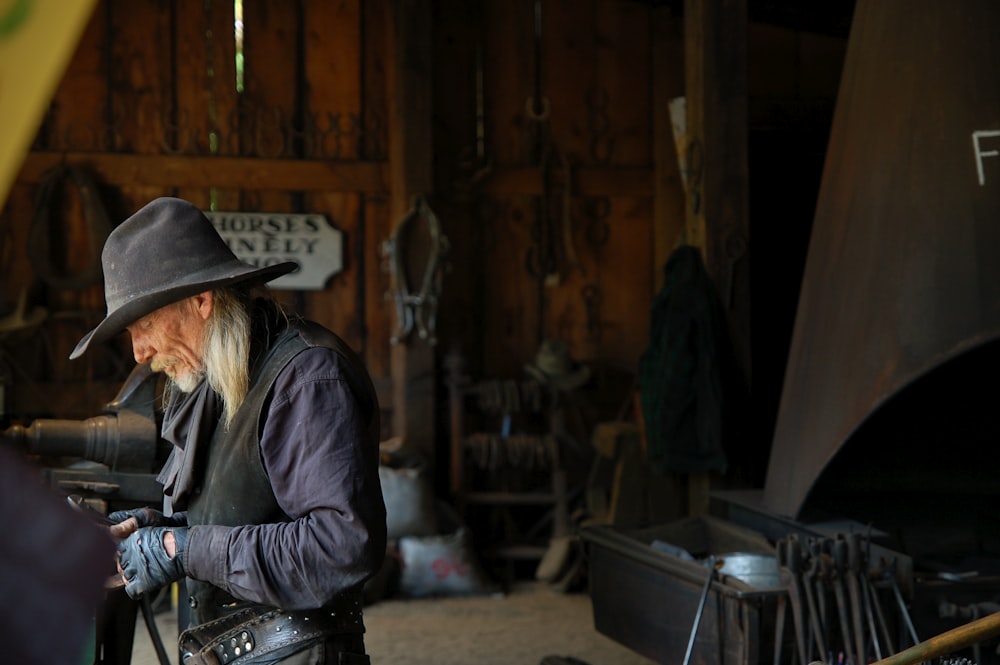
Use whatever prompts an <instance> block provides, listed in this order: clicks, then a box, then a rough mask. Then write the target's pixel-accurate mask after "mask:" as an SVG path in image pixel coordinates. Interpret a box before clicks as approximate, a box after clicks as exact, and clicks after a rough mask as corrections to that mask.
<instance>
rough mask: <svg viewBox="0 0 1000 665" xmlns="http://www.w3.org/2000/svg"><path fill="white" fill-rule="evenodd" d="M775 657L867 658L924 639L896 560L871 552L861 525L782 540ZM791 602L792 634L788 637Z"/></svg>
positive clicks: (832, 661) (841, 663)
mask: <svg viewBox="0 0 1000 665" xmlns="http://www.w3.org/2000/svg"><path fill="white" fill-rule="evenodd" d="M776 548H777V558H778V573H779V576H780V579H781V582H782V585H783V586H784V587H785V588H786V589H787V592H788V593H787V596H785V597H781V598H779V600H778V605H777V615H776V621H775V642H774V645H775V658H774V662H775V664H776V665H777V664H778V663H780V662H782V656H783V654H790V655H791V657H790V659H789V660H788V661H786V662H791V663H800V664H801V665H807V664H809V663H815V662H817V661H818V662H822V663H826V664H828V665H863V664H864V663H870V662H872V661H875V660H881V659H882V658H884V657H886V656H888V655H890V654H893V653H896V647H900V648H902V647H905V646H906V644H907V643H909V644H916V643H917V642H919V640H918V639H917V636H916V631H915V629H914V627H913V622H912V620H911V618H910V615H909V612H908V610H907V606H906V602H905V600H904V598H903V594H902V592H901V590H900V586H899V583H898V581H897V578H896V565H895V563H896V562H895V560H893V559H891V558H889V559H886V558H885V557H883V556H875V557H873V556H872V548H871V545H870V541H869V540H868V539H866V538H865V537H863V536H862V535H861V534H858V533H849V534H837V535H836V536H833V537H808V538H800V537H799V536H798V535H796V534H790V535H788V536H787V537H785V538H783V539H781V540H779V541H777V543H776ZM789 609H790V614H791V624H792V629H793V635H792V636H791V637H792V639H791V640H786V634H785V626H786V623H787V622H788V616H787V615H788V613H789Z"/></svg>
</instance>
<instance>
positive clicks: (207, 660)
mask: <svg viewBox="0 0 1000 665" xmlns="http://www.w3.org/2000/svg"><path fill="white" fill-rule="evenodd" d="M345 601H346V602H342V603H339V604H338V605H337V606H336V607H333V608H326V609H321V610H306V611H301V610H300V611H294V612H288V611H282V610H277V609H272V610H264V609H262V608H248V609H244V610H240V611H238V612H235V613H233V614H230V615H228V616H225V617H222V618H221V619H215V620H214V621H209V622H208V623H203V624H200V625H198V626H195V627H194V628H190V629H188V630H185V631H184V632H183V633H181V635H180V639H179V640H178V641H179V643H180V649H181V658H182V663H183V664H184V665H243V664H251V663H253V662H255V660H256V659H258V658H262V657H264V656H266V655H269V654H270V655H272V657H273V655H274V654H275V652H277V651H279V650H285V649H288V653H293V652H294V651H295V650H296V649H295V648H294V647H296V646H300V647H301V648H305V647H306V646H309V644H310V643H315V642H318V641H320V640H323V639H325V638H327V637H329V636H332V635H337V634H346V633H363V632H364V630H365V628H364V621H363V618H362V611H361V602H360V599H358V600H355V597H354V596H351V598H350V599H349V600H348V599H345Z"/></svg>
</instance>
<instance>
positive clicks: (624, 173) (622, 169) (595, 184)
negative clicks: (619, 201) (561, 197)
mask: <svg viewBox="0 0 1000 665" xmlns="http://www.w3.org/2000/svg"><path fill="white" fill-rule="evenodd" d="M572 178H573V194H574V195H576V196H582V197H589V196H637V197H651V196H652V195H653V172H652V170H651V169H650V168H649V167H647V166H614V167H601V166H576V167H573V170H572ZM542 180H543V176H542V172H541V171H540V170H539V169H538V167H537V166H509V167H497V168H495V169H493V170H492V171H491V172H490V173H489V175H488V177H487V178H486V179H485V180H484V181H483V182H482V184H481V185H480V186H479V191H482V192H484V193H487V194H497V195H504V194H516V195H522V196H539V195H541V194H542V192H543V185H542ZM674 180H675V181H677V182H679V178H677V177H676V176H675V177H674Z"/></svg>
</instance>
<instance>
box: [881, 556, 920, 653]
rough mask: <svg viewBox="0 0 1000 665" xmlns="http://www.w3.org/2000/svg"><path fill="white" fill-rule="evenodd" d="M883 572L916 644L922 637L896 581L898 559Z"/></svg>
mask: <svg viewBox="0 0 1000 665" xmlns="http://www.w3.org/2000/svg"><path fill="white" fill-rule="evenodd" d="M883 574H884V575H885V579H886V580H888V582H889V586H890V587H891V588H892V595H893V596H894V597H895V598H896V604H897V605H899V613H900V614H901V615H902V617H903V622H904V623H905V624H906V629H907V631H909V633H910V638H911V639H912V640H913V643H914V644H919V643H920V638H918V637H917V629H916V628H914V627H913V620H912V619H911V618H910V611H909V610H908V609H907V608H906V601H904V600H903V594H902V592H901V591H900V590H899V585H898V584H897V583H896V560H895V559H893V560H892V561H891V562H890V563H889V565H888V566H886V567H885V569H884V571H883Z"/></svg>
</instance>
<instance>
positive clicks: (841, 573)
mask: <svg viewBox="0 0 1000 665" xmlns="http://www.w3.org/2000/svg"><path fill="white" fill-rule="evenodd" d="M831 547H832V552H833V576H832V581H833V594H834V597H835V598H836V600H837V618H838V619H839V620H840V635H841V639H842V640H843V642H842V644H841V646H842V647H843V649H844V653H845V654H847V660H848V661H850V662H852V663H859V662H861V661H860V660H859V659H858V657H852V656H856V655H855V654H853V653H852V651H854V648H855V647H854V643H853V640H852V639H851V609H850V607H849V606H848V600H847V589H846V587H847V585H846V583H845V577H846V575H847V541H845V540H844V539H843V538H840V537H839V536H838V537H837V538H836V539H835V540H834V541H833V543H832V544H831Z"/></svg>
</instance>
